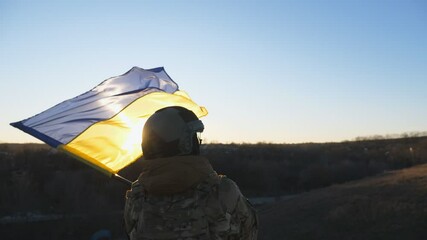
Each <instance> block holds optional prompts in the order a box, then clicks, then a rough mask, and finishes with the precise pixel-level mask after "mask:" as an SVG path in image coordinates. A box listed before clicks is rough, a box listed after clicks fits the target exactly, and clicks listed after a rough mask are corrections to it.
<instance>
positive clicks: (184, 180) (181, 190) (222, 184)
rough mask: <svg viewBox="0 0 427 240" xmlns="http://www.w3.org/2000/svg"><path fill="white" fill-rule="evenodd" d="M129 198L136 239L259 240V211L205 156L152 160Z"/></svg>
mask: <svg viewBox="0 0 427 240" xmlns="http://www.w3.org/2000/svg"><path fill="white" fill-rule="evenodd" d="M142 168H143V171H142V173H141V175H140V177H139V178H138V180H137V181H135V182H134V183H133V184H132V189H131V190H129V191H128V192H127V193H126V205H125V212H124V218H125V227H126V231H127V233H128V235H129V237H130V239H131V240H136V239H138V240H140V239H141V240H154V239H182V240H208V239H212V240H226V239H227V240H237V239H239V240H240V239H245V240H253V239H257V232H258V222H257V216H256V212H255V210H254V208H253V207H252V206H251V205H250V203H249V202H248V201H247V199H246V198H245V197H244V196H243V195H242V194H241V192H240V190H239V188H238V187H237V185H236V184H235V183H234V182H233V181H232V180H231V179H229V178H227V177H225V176H220V175H217V174H216V172H215V171H214V170H213V169H212V167H211V165H210V163H209V161H208V160H207V159H206V158H204V157H201V156H194V155H190V156H175V157H168V158H158V159H149V160H145V161H144V162H143V166H142Z"/></svg>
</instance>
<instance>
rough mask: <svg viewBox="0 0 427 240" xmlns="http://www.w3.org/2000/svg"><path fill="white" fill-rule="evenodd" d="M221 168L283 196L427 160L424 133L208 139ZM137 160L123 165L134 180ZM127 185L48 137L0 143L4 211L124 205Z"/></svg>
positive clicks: (242, 183) (249, 185)
mask: <svg viewBox="0 0 427 240" xmlns="http://www.w3.org/2000/svg"><path fill="white" fill-rule="evenodd" d="M202 155H204V156H206V157H208V158H209V159H210V161H211V163H212V165H213V167H214V168H215V170H216V171H217V172H218V173H220V174H225V175H227V176H228V177H230V178H231V179H233V180H234V181H236V182H237V183H238V185H239V187H240V188H241V190H242V192H243V193H244V194H245V195H246V196H248V197H255V196H282V195H287V194H295V193H299V192H303V191H307V190H310V189H315V188H320V187H325V186H328V185H331V184H336V183H342V182H346V181H351V180H355V179H360V178H363V177H366V176H371V175H374V174H378V173H382V172H384V171H387V170H393V169H400V168H405V167H409V166H412V165H415V164H420V163H426V162H427V137H412V138H409V137H408V138H402V139H389V140H371V141H354V142H343V143H323V144H314V143H306V144H208V145H204V146H203V147H202ZM141 161H142V160H138V161H137V162H135V163H134V164H132V165H131V166H129V167H127V168H125V169H124V170H122V171H121V172H120V174H122V175H123V176H125V177H127V178H129V179H132V180H135V179H136V178H137V176H138V174H139V172H140V163H141ZM127 189H128V186H126V185H125V184H123V183H121V182H118V181H117V180H114V179H111V178H108V177H107V176H105V175H103V174H101V173H99V172H97V171H95V170H94V169H92V168H90V167H88V166H87V165H85V164H82V163H81V162H79V161H76V160H74V159H71V158H70V157H68V156H67V155H65V154H63V153H59V152H56V151H54V150H52V149H50V148H48V147H46V145H34V144H32V145H25V144H23V145H16V144H14V145H12V144H0V217H1V216H2V215H3V216H4V215H8V214H14V213H17V212H21V213H22V212H29V211H31V212H34V211H39V212H42V213H70V212H73V213H99V212H105V211H106V209H108V211H114V210H121V209H122V208H123V204H124V194H125V191H126V190H127Z"/></svg>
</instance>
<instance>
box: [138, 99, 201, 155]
mask: <svg viewBox="0 0 427 240" xmlns="http://www.w3.org/2000/svg"><path fill="white" fill-rule="evenodd" d="M203 129H204V126H203V123H202V121H200V120H199V119H198V118H197V116H196V115H195V114H194V113H193V112H192V111H190V110H188V109H186V108H183V107H167V108H162V109H160V110H158V111H157V112H155V113H154V114H153V115H151V117H149V118H148V120H147V122H146V123H145V125H144V129H143V130H142V144H141V147H142V151H143V154H144V157H145V159H152V158H160V157H171V156H180V155H198V154H199V152H200V150H199V146H200V143H199V140H198V138H197V133H198V132H203Z"/></svg>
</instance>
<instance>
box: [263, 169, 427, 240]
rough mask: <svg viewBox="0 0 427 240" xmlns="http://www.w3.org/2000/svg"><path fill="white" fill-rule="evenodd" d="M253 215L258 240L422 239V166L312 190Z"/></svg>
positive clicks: (426, 232)
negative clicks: (256, 225) (255, 217)
mask: <svg viewBox="0 0 427 240" xmlns="http://www.w3.org/2000/svg"><path fill="white" fill-rule="evenodd" d="M259 213H260V223H261V224H260V225H261V227H260V240H267V239H268V240H270V239H271V240H273V239H274V240H277V239H283V240H286V239H292V240H297V239H304V240H309V239H328V240H333V239H337V240H342V239H352V240H356V239H361V240H362V239H363V240H369V239H376V240H378V239H387V240H390V239H405V240H408V239H426V236H427V165H426V164H423V165H419V166H415V167H412V168H408V169H404V170H399V171H390V172H386V173H384V174H381V175H379V176H376V177H370V178H366V179H363V180H358V181H354V182H350V183H346V184H340V185H334V186H331V187H327V188H323V189H318V190H313V191H310V192H307V193H304V194H300V195H298V196H296V197H294V198H292V199H288V200H284V201H280V202H276V203H274V204H271V205H268V206H265V207H263V208H262V209H261V210H260V211H259Z"/></svg>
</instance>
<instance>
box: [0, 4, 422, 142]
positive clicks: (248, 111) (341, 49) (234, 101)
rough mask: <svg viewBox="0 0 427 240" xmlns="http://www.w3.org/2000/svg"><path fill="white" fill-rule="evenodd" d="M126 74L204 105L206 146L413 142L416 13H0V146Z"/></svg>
mask: <svg viewBox="0 0 427 240" xmlns="http://www.w3.org/2000/svg"><path fill="white" fill-rule="evenodd" d="M133 66H139V67H142V68H153V67H158V66H164V67H165V69H166V71H167V72H168V73H169V75H170V76H171V77H172V78H173V79H174V80H175V81H176V82H177V83H178V84H179V85H180V88H181V89H182V90H185V91H186V92H188V93H189V95H190V96H191V97H192V98H193V100H195V101H196V102H197V103H199V104H200V105H203V106H205V107H206V108H207V109H208V111H209V115H208V116H207V117H205V118H204V119H203V121H204V123H205V125H206V131H205V133H204V135H203V137H204V138H206V139H207V140H208V141H219V142H258V141H267V142H278V143H283V142H287V143H294V142H325V141H342V140H350V139H354V138H355V137H357V136H369V135H374V134H391V133H403V132H411V131H426V130H427V1H422V0H421V1H414V0H401V1H398V0H395V1H393V0H390V1H386V0H383V1H375V0H354V1H351V0H337V1H332V0H331V1H320V0H318V1H65V0H63V1H16V0H13V1H4V0H0V100H1V101H0V108H1V111H2V112H1V115H0V133H1V135H0V142H37V140H36V139H35V138H33V137H31V136H29V135H26V134H25V133H22V132H21V131H19V130H17V129H15V128H13V127H11V126H9V123H10V122H14V121H18V120H22V119H24V118H27V117H30V116H33V115H34V114H36V113H39V112H41V111H43V110H45V109H47V108H49V107H51V106H53V105H55V104H56V103H59V102H61V101H63V100H66V99H68V98H71V97H74V96H76V95H78V94H81V93H83V92H85V91H87V90H89V89H91V88H92V87H94V86H95V85H97V84H98V83H100V82H101V81H103V80H104V79H106V78H109V77H112V76H116V75H120V74H123V73H124V72H126V71H127V70H129V69H130V68H131V67H133Z"/></svg>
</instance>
